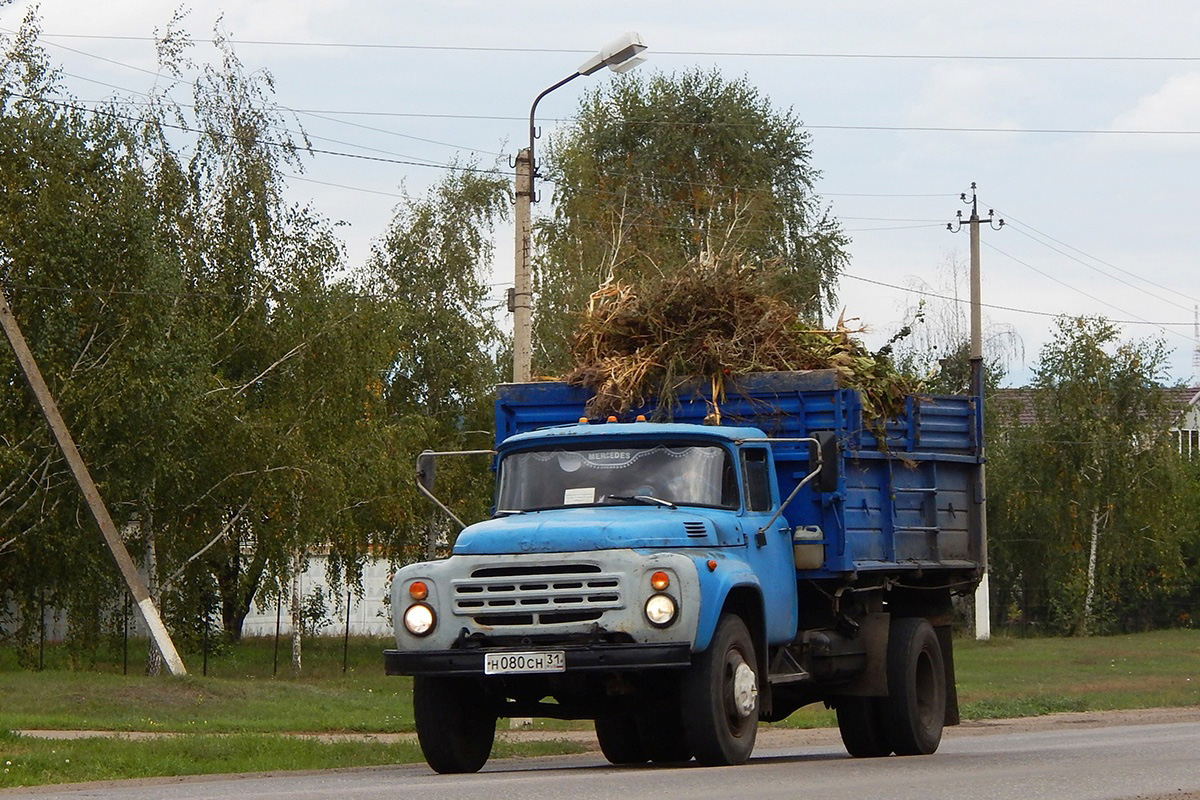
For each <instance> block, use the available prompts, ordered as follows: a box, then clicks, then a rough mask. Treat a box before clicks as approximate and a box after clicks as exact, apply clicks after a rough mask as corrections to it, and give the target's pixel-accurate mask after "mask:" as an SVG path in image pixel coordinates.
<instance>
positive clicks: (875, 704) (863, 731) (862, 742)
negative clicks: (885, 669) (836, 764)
mask: <svg viewBox="0 0 1200 800" xmlns="http://www.w3.org/2000/svg"><path fill="white" fill-rule="evenodd" d="M886 702H887V698H884V697H852V696H850V695H843V696H841V697H839V698H837V700H836V701H835V704H836V706H837V721H838V730H839V731H840V732H841V734H842V744H844V745H845V746H846V752H847V753H849V754H850V755H852V756H854V757H855V758H880V757H882V756H889V755H891V754H892V744H891V742H889V741H888V736H887V720H886V719H885V717H884V715H885V711H886V708H885V705H884V704H885V703H886Z"/></svg>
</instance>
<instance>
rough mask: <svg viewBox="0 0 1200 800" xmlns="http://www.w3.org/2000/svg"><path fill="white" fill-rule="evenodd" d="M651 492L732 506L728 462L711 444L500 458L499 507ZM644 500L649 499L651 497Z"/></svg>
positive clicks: (625, 499)
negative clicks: (501, 459)
mask: <svg viewBox="0 0 1200 800" xmlns="http://www.w3.org/2000/svg"><path fill="white" fill-rule="evenodd" d="M639 497H640V498H655V499H657V500H660V501H666V503H673V504H675V505H691V506H710V507H716V508H736V507H737V505H738V495H737V479H736V476H735V474H734V468H733V463H732V460H731V459H730V458H729V455H728V454H727V453H726V452H725V450H724V449H723V448H721V447H718V446H716V445H679V446H667V445H652V446H647V445H616V446H607V447H595V448H558V449H553V450H533V451H526V452H520V453H513V454H512V455H510V456H507V457H505V458H504V460H503V461H502V462H501V464H500V490H499V495H498V497H497V498H496V508H497V510H498V511H534V510H538V509H545V508H563V507H565V506H581V505H597V504H601V503H614V504H619V503H629V502H642V501H638V500H635V498H639ZM650 502H651V503H652V502H653V501H650Z"/></svg>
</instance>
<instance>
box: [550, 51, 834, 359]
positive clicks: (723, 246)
mask: <svg viewBox="0 0 1200 800" xmlns="http://www.w3.org/2000/svg"><path fill="white" fill-rule="evenodd" d="M542 166H543V167H544V170H543V171H544V173H545V177H546V178H547V180H549V181H552V182H553V183H554V194H553V203H554V213H553V216H552V218H550V219H548V220H545V221H542V222H541V223H540V224H539V225H538V226H537V228H536V236H537V241H538V243H539V252H538V253H537V257H536V260H535V264H534V279H535V282H534V289H535V292H536V302H535V320H534V333H535V336H534V341H535V343H536V344H535V354H534V359H535V363H536V364H538V365H539V367H540V368H541V369H542V370H543V371H551V372H556V371H558V372H560V371H562V370H563V369H564V368H565V366H566V341H567V339H568V337H569V336H570V334H571V331H572V330H573V328H574V322H575V319H574V315H575V314H577V313H579V312H580V311H582V310H583V309H584V307H585V305H586V302H587V298H588V296H589V294H591V293H592V292H593V291H595V290H596V289H597V288H598V287H599V286H600V285H601V284H602V283H603V282H605V281H609V280H614V279H628V278H637V279H638V282H639V283H644V282H645V280H646V279H647V276H657V275H669V274H670V273H671V272H672V271H674V270H677V269H680V268H682V267H684V266H686V265H688V264H690V263H693V262H696V261H698V260H701V259H706V260H709V261H728V260H736V261H739V262H741V263H745V264H748V265H753V266H757V267H759V268H761V269H764V270H767V271H768V272H769V273H770V274H772V275H774V276H775V277H776V282H775V283H776V286H777V287H778V290H779V293H780V294H781V296H783V297H785V298H787V299H788V300H789V301H791V302H793V303H794V304H796V305H798V306H799V307H801V308H805V309H807V310H808V313H809V314H810V316H811V317H812V319H813V320H814V321H816V320H818V319H819V318H820V316H821V313H822V312H823V311H829V310H832V307H833V303H834V289H835V281H836V279H837V275H838V273H839V272H840V271H841V270H842V269H843V268H844V266H845V264H846V261H847V255H846V251H845V248H846V245H847V244H848V241H849V240H848V239H847V237H846V235H845V234H844V233H843V232H842V229H841V226H840V224H839V223H838V222H837V221H836V220H835V219H833V218H832V217H831V216H830V214H829V212H828V209H827V208H826V207H825V206H824V205H823V203H822V202H821V200H820V198H819V197H818V196H817V194H816V191H815V188H814V187H815V183H816V181H817V179H818V178H819V177H820V173H819V172H818V171H817V170H816V169H815V168H814V167H813V166H812V152H811V149H810V137H809V135H808V134H807V133H806V132H804V131H803V129H802V128H801V123H800V121H799V120H798V119H797V118H796V117H795V115H794V114H793V113H792V112H791V111H782V112H781V111H778V110H776V109H774V108H772V106H771V104H770V102H769V101H768V100H767V99H766V98H764V97H763V96H761V95H760V93H759V92H758V90H757V89H755V88H754V87H753V86H751V85H750V84H749V83H748V82H747V81H746V80H745V79H741V80H735V81H730V80H726V79H725V78H723V77H722V76H721V75H720V74H719V73H717V72H715V71H714V72H705V71H702V70H692V71H688V72H685V73H682V74H679V75H663V74H656V75H652V76H650V77H648V78H644V77H641V76H639V75H637V74H635V73H630V74H627V75H623V76H621V77H620V78H618V79H616V80H615V81H613V82H612V83H611V84H609V85H608V86H607V87H605V88H601V89H597V90H596V91H594V92H592V93H590V94H588V95H587V96H585V98H584V100H583V101H582V103H581V106H580V109H579V113H578V115H577V117H576V119H575V120H574V121H573V123H572V124H571V126H570V127H569V128H568V129H567V130H566V131H565V132H564V133H563V134H562V135H560V136H557V137H555V138H554V139H552V140H551V142H550V143H549V146H548V147H547V148H546V151H545V156H544V164H543V165H542Z"/></svg>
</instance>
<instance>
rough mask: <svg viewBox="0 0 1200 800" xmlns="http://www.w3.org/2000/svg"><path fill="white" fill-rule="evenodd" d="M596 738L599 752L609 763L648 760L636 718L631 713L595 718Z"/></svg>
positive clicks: (642, 762) (633, 762)
mask: <svg viewBox="0 0 1200 800" xmlns="http://www.w3.org/2000/svg"><path fill="white" fill-rule="evenodd" d="M596 739H597V740H599V742H600V752H601V753H604V757H605V758H607V759H608V762H609V763H610V764H644V763H646V762H647V761H648V760H650V756H648V755H647V754H646V749H645V748H644V747H642V739H641V735H640V734H639V733H638V724H637V720H636V719H635V718H634V716H633V714H614V715H612V716H609V717H600V718H598V719H597V720H596Z"/></svg>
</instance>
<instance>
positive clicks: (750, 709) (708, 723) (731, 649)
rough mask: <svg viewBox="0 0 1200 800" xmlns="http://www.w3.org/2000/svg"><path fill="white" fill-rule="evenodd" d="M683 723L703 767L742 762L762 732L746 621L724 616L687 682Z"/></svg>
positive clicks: (693, 665)
mask: <svg viewBox="0 0 1200 800" xmlns="http://www.w3.org/2000/svg"><path fill="white" fill-rule="evenodd" d="M681 708H682V710H683V726H684V729H685V731H686V734H687V741H688V745H689V747H690V749H691V751H692V753H693V754H695V756H696V760H697V761H699V762H700V763H701V764H704V765H705V766H725V765H729V764H742V763H745V761H746V759H748V758H750V753H751V752H752V751H753V750H754V739H755V736H756V735H757V733H758V712H759V706H758V659H757V658H756V657H755V654H754V640H753V639H752V638H751V637H750V631H749V630H747V628H746V623H744V622H742V620H741V618H740V617H738V616H735V615H724V616H722V617H721V619H720V621H719V622H718V623H717V630H716V632H715V633H714V634H713V639H712V642H711V643H710V644H709V646H708V649H707V650H705V651H704V652H703V653H701V654H700V655H699V656H698V658H697V660H696V662H695V663H694V664H692V667H691V669H690V670H689V671H688V673H687V676H686V677H685V679H684V682H683V700H682V703H681Z"/></svg>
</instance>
